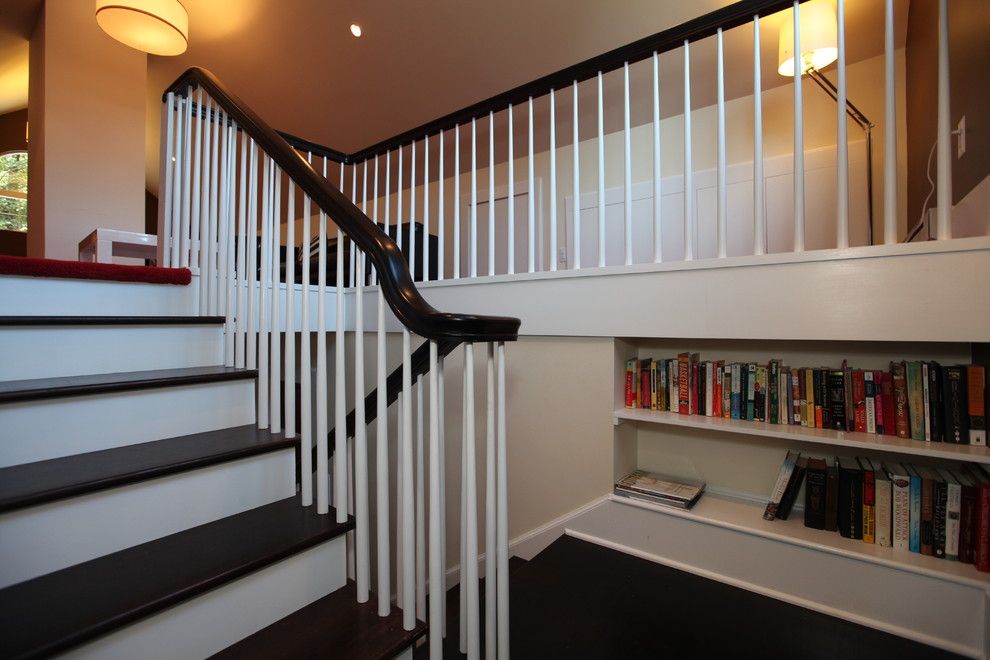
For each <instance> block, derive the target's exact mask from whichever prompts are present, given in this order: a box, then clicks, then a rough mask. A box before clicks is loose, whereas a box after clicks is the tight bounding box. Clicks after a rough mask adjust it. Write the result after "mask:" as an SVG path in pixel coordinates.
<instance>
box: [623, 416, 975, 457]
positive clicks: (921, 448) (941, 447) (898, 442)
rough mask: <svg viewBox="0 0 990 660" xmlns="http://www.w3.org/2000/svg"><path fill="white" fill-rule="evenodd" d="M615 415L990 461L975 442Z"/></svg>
mask: <svg viewBox="0 0 990 660" xmlns="http://www.w3.org/2000/svg"><path fill="white" fill-rule="evenodd" d="M614 418H615V423H616V424H619V423H620V422H623V421H634V422H645V423H649V424H666V425H668V426H680V427H687V428H695V429H703V430H707V431H719V432H722V433H737V434H743V435H758V436H762V437H767V438H780V439H783V440H792V441H798V442H807V443H812V444H819V445H833V446H838V447H853V448H855V449H865V450H873V451H885V452H890V453H896V454H907V455H912V456H925V457H928V458H941V459H949V460H955V461H972V462H974V463H988V464H990V448H987V447H976V446H973V445H955V444H951V443H945V442H921V441H918V440H911V439H910V438H899V437H897V436H890V435H874V434H870V433H849V432H844V431H833V430H831V429H809V428H806V427H803V426H788V425H784V424H769V423H767V422H750V421H746V420H739V419H725V418H722V417H703V416H701V415H681V414H679V413H673V412H667V411H659V410H643V409H632V410H630V409H627V408H616V410H615V413H614Z"/></svg>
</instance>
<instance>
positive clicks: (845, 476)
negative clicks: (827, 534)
mask: <svg viewBox="0 0 990 660" xmlns="http://www.w3.org/2000/svg"><path fill="white" fill-rule="evenodd" d="M838 463H839V510H838V514H837V516H836V517H837V523H838V526H839V534H841V535H842V536H844V537H846V538H850V539H862V538H863V471H862V470H861V469H860V467H859V462H858V461H857V460H856V459H855V458H846V457H840V458H839V459H838Z"/></svg>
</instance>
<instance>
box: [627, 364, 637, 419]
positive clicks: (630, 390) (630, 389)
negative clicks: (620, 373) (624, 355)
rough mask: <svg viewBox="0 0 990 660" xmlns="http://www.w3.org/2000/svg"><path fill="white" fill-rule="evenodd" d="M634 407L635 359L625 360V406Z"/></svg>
mask: <svg viewBox="0 0 990 660" xmlns="http://www.w3.org/2000/svg"><path fill="white" fill-rule="evenodd" d="M635 407H636V360H627V361H626V408H635Z"/></svg>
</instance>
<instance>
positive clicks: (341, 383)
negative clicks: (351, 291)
mask: <svg viewBox="0 0 990 660" xmlns="http://www.w3.org/2000/svg"><path fill="white" fill-rule="evenodd" d="M352 172H353V169H352ZM354 176H355V177H356V176H357V174H355V175H354ZM340 179H341V188H343V184H344V164H343V163H341V165H340ZM352 197H353V195H352ZM345 246H346V243H345V239H344V232H343V230H341V228H340V225H339V224H338V225H337V286H336V287H335V289H334V298H335V299H336V301H337V318H336V330H335V332H334V354H333V362H334V382H333V391H334V406H333V412H334V424H333V425H334V434H333V437H334V450H333V492H334V496H333V505H334V507H335V508H336V511H337V522H341V523H342V522H346V521H347V491H348V488H347V379H346V371H345V369H346V362H345V358H346V346H345V344H344V327H345V325H346V323H347V320H346V318H345V314H344V249H345Z"/></svg>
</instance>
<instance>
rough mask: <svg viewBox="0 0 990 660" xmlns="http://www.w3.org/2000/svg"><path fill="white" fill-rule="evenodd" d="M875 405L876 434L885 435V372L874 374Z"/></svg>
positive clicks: (875, 372)
mask: <svg viewBox="0 0 990 660" xmlns="http://www.w3.org/2000/svg"><path fill="white" fill-rule="evenodd" d="M873 405H874V411H873V416H874V418H875V420H876V421H875V430H876V433H878V434H880V435H883V433H884V421H885V420H884V414H883V372H882V371H874V372H873Z"/></svg>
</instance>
